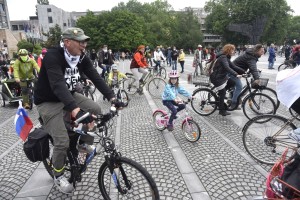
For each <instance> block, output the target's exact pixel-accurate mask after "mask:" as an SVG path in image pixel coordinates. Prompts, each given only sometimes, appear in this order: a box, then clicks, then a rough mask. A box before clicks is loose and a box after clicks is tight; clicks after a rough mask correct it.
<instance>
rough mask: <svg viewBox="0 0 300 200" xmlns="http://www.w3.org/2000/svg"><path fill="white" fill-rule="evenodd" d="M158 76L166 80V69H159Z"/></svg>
mask: <svg viewBox="0 0 300 200" xmlns="http://www.w3.org/2000/svg"><path fill="white" fill-rule="evenodd" d="M159 76H160V77H161V78H162V79H166V78H167V70H166V68H164V67H161V68H160V69H159Z"/></svg>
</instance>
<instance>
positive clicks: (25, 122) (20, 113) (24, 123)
mask: <svg viewBox="0 0 300 200" xmlns="http://www.w3.org/2000/svg"><path fill="white" fill-rule="evenodd" d="M15 127H16V133H17V135H18V136H19V137H20V138H21V139H22V140H23V141H25V140H26V138H27V137H28V135H29V132H30V130H31V129H32V127H33V123H32V121H31V120H30V118H29V117H28V115H27V113H26V110H25V109H24V108H23V107H22V102H21V101H19V108H18V110H17V113H16V116H15Z"/></svg>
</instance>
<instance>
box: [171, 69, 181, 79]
mask: <svg viewBox="0 0 300 200" xmlns="http://www.w3.org/2000/svg"><path fill="white" fill-rule="evenodd" d="M179 76H180V75H179V73H178V72H177V70H171V72H170V73H169V78H178V77H179Z"/></svg>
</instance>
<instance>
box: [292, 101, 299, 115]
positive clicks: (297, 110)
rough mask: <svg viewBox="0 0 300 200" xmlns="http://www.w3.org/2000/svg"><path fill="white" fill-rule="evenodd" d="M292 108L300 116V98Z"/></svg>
mask: <svg viewBox="0 0 300 200" xmlns="http://www.w3.org/2000/svg"><path fill="white" fill-rule="evenodd" d="M291 108H292V109H293V110H294V111H295V112H296V113H298V114H300V97H299V98H298V99H297V100H296V101H295V102H294V103H293V104H292V106H291Z"/></svg>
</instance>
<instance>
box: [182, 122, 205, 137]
mask: <svg viewBox="0 0 300 200" xmlns="http://www.w3.org/2000/svg"><path fill="white" fill-rule="evenodd" d="M181 130H182V133H183V135H184V137H185V138H186V139H187V140H188V141H190V142H197V141H198V140H199V139H200V136H201V129H200V127H199V125H198V124H197V123H196V122H195V121H194V120H192V119H187V120H184V121H183V123H182V126H181Z"/></svg>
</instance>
